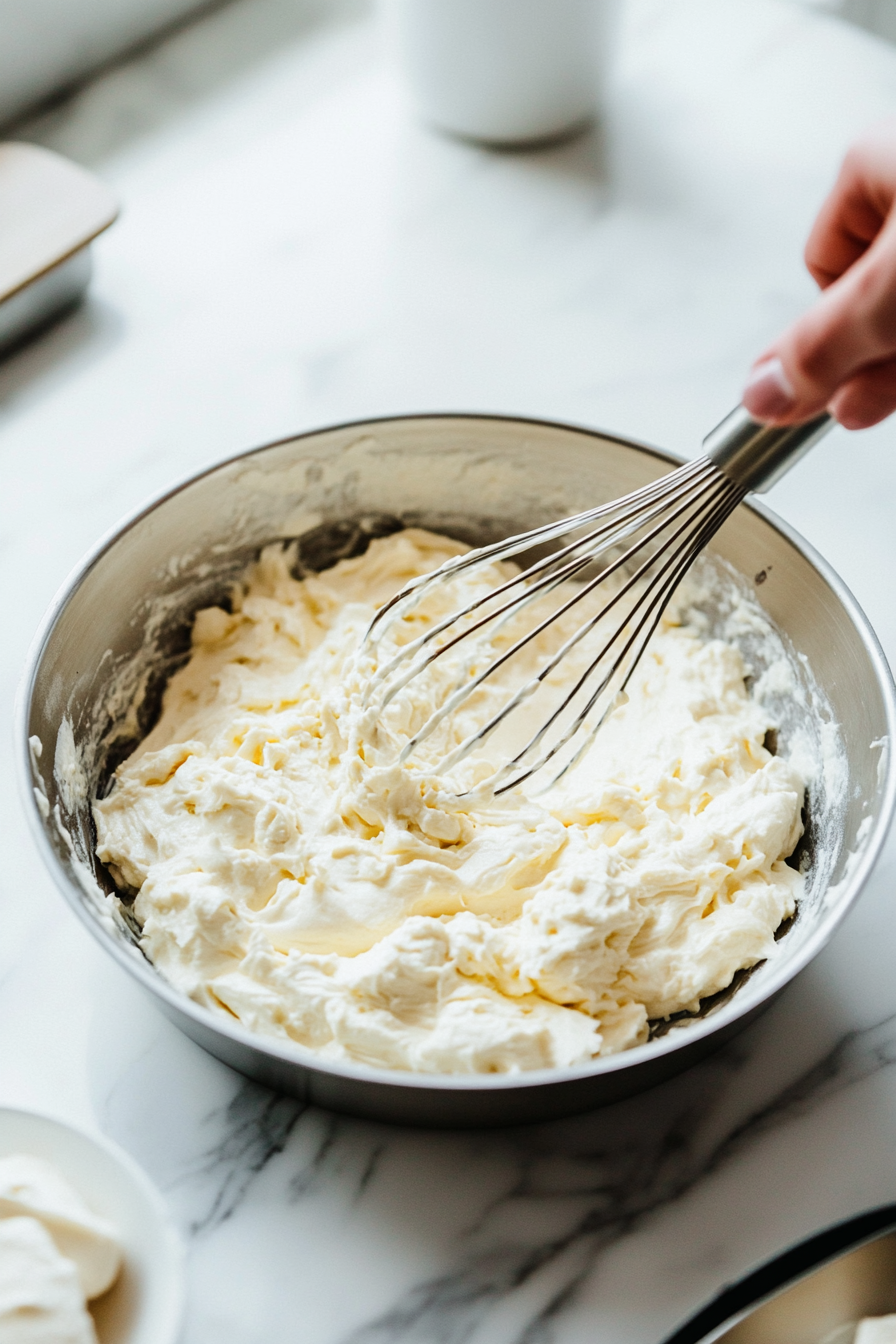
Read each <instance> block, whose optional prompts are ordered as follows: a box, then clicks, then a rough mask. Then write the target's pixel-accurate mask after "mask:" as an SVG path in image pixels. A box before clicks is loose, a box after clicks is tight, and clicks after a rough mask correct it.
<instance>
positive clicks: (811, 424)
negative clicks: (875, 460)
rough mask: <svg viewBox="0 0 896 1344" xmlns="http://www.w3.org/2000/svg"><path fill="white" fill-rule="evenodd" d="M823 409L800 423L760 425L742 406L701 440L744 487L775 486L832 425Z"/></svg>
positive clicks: (721, 465) (762, 488) (725, 469)
mask: <svg viewBox="0 0 896 1344" xmlns="http://www.w3.org/2000/svg"><path fill="white" fill-rule="evenodd" d="M833 423H834V421H833V418H832V417H831V416H830V415H828V414H827V412H825V414H824V415H818V416H816V417H815V419H814V420H807V421H806V423H805V424H803V425H762V424H759V423H758V422H757V421H756V420H753V419H752V418H751V416H750V415H749V413H748V412H747V411H746V410H745V409H744V407H743V406H738V407H736V409H735V410H733V411H732V412H731V414H730V415H726V417H725V419H724V420H723V421H722V423H721V424H720V425H717V426H716V428H715V429H714V430H713V431H712V433H711V434H707V436H706V438H705V439H704V440H703V447H704V448H705V449H706V455H707V457H708V458H710V460H711V461H713V462H715V464H716V466H717V467H720V468H721V470H722V471H724V473H725V475H726V476H728V477H730V479H731V480H732V481H736V482H737V484H738V485H742V486H743V487H744V489H746V490H756V491H758V492H759V493H762V492H763V491H764V490H768V489H769V487H770V486H772V485H774V483H775V481H777V480H779V479H780V477H782V476H783V475H784V473H785V471H789V470H790V468H791V467H792V466H793V464H794V463H795V462H797V461H799V459H800V458H801V457H802V456H803V453H807V452H808V451H809V449H810V448H811V447H812V445H813V444H814V443H817V442H818V440H819V439H820V438H821V436H822V435H823V434H826V433H827V432H828V430H829V429H830V428H831V426H832V425H833Z"/></svg>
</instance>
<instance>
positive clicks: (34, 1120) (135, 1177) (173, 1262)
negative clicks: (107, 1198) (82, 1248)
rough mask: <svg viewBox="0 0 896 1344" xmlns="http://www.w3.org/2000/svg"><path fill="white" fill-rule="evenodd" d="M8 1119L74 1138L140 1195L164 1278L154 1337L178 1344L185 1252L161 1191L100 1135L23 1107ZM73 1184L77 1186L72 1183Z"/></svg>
mask: <svg viewBox="0 0 896 1344" xmlns="http://www.w3.org/2000/svg"><path fill="white" fill-rule="evenodd" d="M7 1116H8V1117H11V1118H12V1119H13V1120H21V1121H24V1122H26V1123H27V1124H28V1125H35V1124H36V1125H37V1126H38V1127H40V1128H42V1129H43V1130H44V1131H45V1132H46V1131H49V1132H53V1131H59V1132H62V1133H67V1134H69V1135H74V1136H75V1139H76V1140H77V1141H80V1142H81V1143H83V1144H84V1145H85V1146H87V1147H89V1148H93V1149H95V1150H96V1151H97V1152H99V1153H102V1154H103V1155H104V1156H105V1157H107V1158H109V1159H110V1161H111V1163H112V1166H113V1167H114V1168H115V1169H116V1171H117V1172H118V1173H120V1175H121V1176H122V1177H123V1179H124V1181H125V1182H126V1184H127V1186H128V1187H129V1188H130V1189H131V1190H134V1189H136V1190H138V1191H139V1192H140V1195H141V1196H142V1198H143V1199H144V1200H145V1201H146V1203H147V1204H148V1205H149V1207H150V1208H151V1209H152V1211H153V1213H154V1214H155V1217H156V1220H157V1223H158V1229H159V1231H160V1233H161V1236H160V1238H159V1240H158V1242H156V1243H154V1244H155V1245H156V1247H157V1250H158V1252H159V1257H158V1260H156V1259H155V1257H154V1263H155V1264H156V1265H157V1266H161V1267H162V1273H163V1274H164V1276H165V1282H164V1285H163V1286H164V1289H165V1300H164V1303H163V1307H164V1315H163V1320H162V1324H163V1325H164V1326H165V1327H166V1328H165V1331H164V1333H163V1334H162V1335H159V1336H158V1337H157V1340H158V1344H177V1341H178V1340H179V1339H180V1333H181V1329H182V1327H183V1320H184V1312H185V1310H186V1301H187V1285H186V1249H185V1247H184V1243H183V1240H182V1238H181V1236H180V1233H179V1232H178V1231H177V1228H176V1227H175V1224H174V1220H173V1218H172V1216H171V1211H170V1209H169V1208H168V1205H167V1204H166V1202H165V1200H164V1198H163V1196H162V1193H161V1191H160V1190H159V1189H158V1188H157V1186H156V1185H155V1184H154V1182H153V1181H152V1180H151V1179H150V1177H149V1176H148V1175H147V1173H146V1172H145V1171H144V1170H143V1168H142V1167H141V1166H140V1164H139V1162H137V1161H136V1159H135V1158H133V1157H131V1155H130V1153H128V1152H126V1151H125V1149H123V1148H122V1147H121V1146H120V1145H119V1144H117V1143H116V1142H115V1141H114V1140H113V1139H110V1138H107V1137H106V1135H105V1134H102V1133H100V1132H99V1131H94V1130H91V1129H87V1128H85V1127H84V1126H82V1125H73V1124H71V1123H70V1122H69V1121H68V1120H63V1119H61V1117H60V1116H58V1115H53V1114H51V1113H50V1112H49V1111H41V1110H31V1109H29V1108H26V1107H24V1106H0V1126H2V1123H3V1119H4V1117H7ZM72 1183H73V1184H75V1185H77V1182H75V1181H73V1182H72ZM78 1190H79V1193H80V1194H82V1195H83V1196H84V1197H85V1198H86V1199H87V1200H88V1203H89V1202H90V1199H89V1192H85V1191H83V1190H82V1189H81V1187H80V1186H78ZM141 1277H142V1276H141ZM144 1323H145V1322H144ZM136 1325H137V1326H138V1327H140V1325H141V1322H140V1321H139V1320H138V1321H137V1322H136Z"/></svg>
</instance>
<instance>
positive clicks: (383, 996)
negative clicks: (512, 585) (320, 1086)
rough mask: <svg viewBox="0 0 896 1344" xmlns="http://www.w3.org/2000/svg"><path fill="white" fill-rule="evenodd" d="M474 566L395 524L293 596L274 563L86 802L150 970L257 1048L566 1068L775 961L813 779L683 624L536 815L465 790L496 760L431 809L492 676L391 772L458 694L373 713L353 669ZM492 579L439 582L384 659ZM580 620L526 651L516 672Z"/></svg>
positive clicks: (219, 620)
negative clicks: (444, 567)
mask: <svg viewBox="0 0 896 1344" xmlns="http://www.w3.org/2000/svg"><path fill="white" fill-rule="evenodd" d="M464 549H465V548H464V547H462V546H460V545H459V544H458V543H455V542H453V541H450V540H448V539H447V538H444V537H439V536H435V535H433V534H431V533H427V532H423V531H419V530H414V529H410V530H407V531H404V532H400V533H397V534H395V535H393V536H390V537H387V538H383V539H380V540H376V541H374V542H373V543H372V544H371V546H370V549H369V550H368V551H367V553H366V554H365V555H363V556H361V557H359V558H357V559H352V560H345V561H341V562H340V563H339V564H337V565H336V566H335V567H334V568H333V569H330V570H327V571H326V572H324V573H321V574H318V575H312V576H311V577H308V578H305V579H304V580H301V581H300V580H297V579H296V578H294V577H293V576H292V573H291V567H292V566H294V563H295V551H294V549H293V548H290V547H282V546H280V545H273V546H269V547H267V548H266V549H265V550H264V552H263V553H262V555H261V558H260V559H259V561H258V562H257V563H256V564H255V565H254V566H253V567H252V568H251V569H250V570H249V572H248V573H247V576H246V578H245V581H244V582H243V584H242V585H241V586H240V587H239V589H238V591H236V592H235V593H234V595H233V601H232V612H227V611H224V610H223V609H220V608H210V609H207V610H204V611H200V612H199V613H198V614H197V616H196V619H195V624H194V628H193V651H192V655H191V657H190V660H189V662H188V663H187V664H186V666H184V667H183V668H182V669H181V670H180V671H179V672H177V673H176V674H175V676H174V677H173V678H172V680H171V682H170V683H169V686H168V688H167V691H166V695H165V700H164V705H163V712H162V715H161V718H160V720H159V722H158V724H157V725H156V727H155V728H154V729H153V731H152V732H151V733H150V734H149V736H148V737H147V738H146V739H145V740H144V741H143V742H142V743H141V744H140V746H139V747H138V749H137V750H136V751H135V752H134V754H133V755H132V756H131V757H130V758H129V759H128V760H127V761H125V762H124V764H123V765H122V766H120V767H119V769H118V771H117V773H116V776H115V780H114V785H113V788H112V790H111V792H110V793H109V795H108V796H107V797H106V798H105V799H103V800H100V801H97V802H96V803H95V805H94V815H95V818H96V826H97V835H98V846H97V853H98V855H99V857H100V858H101V859H102V860H103V862H104V863H106V864H107V865H108V866H109V869H110V870H111V872H112V874H113V876H114V877H115V879H116V881H117V882H118V883H119V884H120V886H121V887H122V888H124V889H127V890H129V891H131V892H134V893H136V899H135V902H134V905H133V912H134V915H135V917H136V919H137V920H138V922H139V924H140V926H141V928H142V946H143V948H144V950H145V952H146V954H147V956H148V957H149V958H150V959H151V960H152V961H153V962H154V964H155V966H156V967H157V968H158V970H159V971H160V972H161V973H162V974H163V975H164V976H165V977H166V978H167V979H168V980H169V981H170V982H171V983H172V984H173V985H174V986H176V987H177V988H178V989H180V990H182V991H183V992H184V993H185V994H188V995H190V996H191V997H192V998H193V999H195V1000H196V1001H197V1002H199V1003H201V1004H204V1005H206V1006H207V1007H209V1008H211V1009H213V1010H215V1011H217V1012H220V1013H226V1014H232V1015H233V1016H235V1017H236V1018H238V1019H239V1021H240V1022H241V1023H242V1024H243V1025H244V1026H245V1027H246V1028H248V1029H249V1030H251V1031H255V1032H259V1033H262V1034H264V1035H266V1036H273V1037H279V1038H280V1039H282V1040H284V1041H293V1042H297V1043H298V1044H300V1045H302V1046H305V1047H308V1048H310V1049H311V1050H313V1051H316V1052H317V1053H319V1054H320V1055H322V1056H324V1057H326V1058H329V1059H336V1060H351V1061H356V1062H362V1063H367V1064H373V1065H378V1066H382V1067H385V1068H391V1069H404V1070H415V1071H420V1072H427V1073H432V1072H443V1073H488V1072H506V1071H516V1070H524V1069H538V1068H547V1067H558V1066H571V1065H581V1064H584V1063H586V1062H587V1061H589V1060H591V1059H592V1058H594V1057H595V1056H597V1055H604V1054H610V1053H614V1052H616V1051H619V1050H624V1049H627V1048H628V1047H630V1046H634V1045H637V1044H640V1043H641V1042H643V1041H645V1040H646V1039H647V1036H648V1022H649V1020H650V1019H658V1018H666V1017H668V1016H670V1015H672V1014H674V1013H677V1012H680V1011H681V1010H684V1009H687V1010H695V1009H696V1008H697V1007H698V1005H699V1003H700V1000H701V999H702V998H705V997H706V996H707V995H711V994H714V993H716V992H717V991H718V990H721V989H724V988H725V987H726V986H728V985H729V984H730V983H731V980H732V977H733V976H734V974H735V972H736V971H737V970H739V969H740V968H745V967H750V966H753V965H755V964H756V963H757V962H758V961H761V960H762V959H764V958H766V957H768V955H769V954H770V952H771V951H772V949H773V946H774V934H775V931H776V930H777V929H778V927H779V925H780V924H781V922H782V921H783V920H785V919H787V918H788V916H790V915H791V914H793V912H794V909H795V903H796V900H797V898H798V895H799V893H800V889H801V878H800V876H799V874H798V873H797V872H796V871H795V870H794V869H793V868H791V867H789V866H788V865H787V864H786V863H785V862H784V860H785V859H786V857H787V856H788V855H790V854H791V852H792V851H793V848H794V846H795V844H796V842H797V840H798V839H799V836H800V834H801V821H800V814H801V806H802V802H803V779H802V777H801V776H800V774H799V773H798V772H797V770H796V769H795V768H794V766H792V765H791V764H790V763H788V761H786V760H784V759H782V758H780V757H778V756H772V755H771V754H770V753H769V752H768V751H767V750H766V749H765V747H764V745H763V740H764V738H765V734H766V731H767V729H768V728H769V726H770V724H769V720H768V714H767V712H766V711H764V710H763V708H762V706H761V705H760V704H759V703H757V702H756V701H755V700H754V699H752V698H751V696H750V695H749V694H748V692H747V690H746V688H745V684H744V675H745V669H744V665H743V661H742V659H741V656H740V654H739V652H738V651H737V649H735V648H734V647H733V646H732V645H729V644H728V643H726V642H724V641H721V640H715V639H711V640H706V639H705V638H703V637H702V636H701V634H700V633H699V631H698V630H697V629H696V628H695V627H693V626H691V625H689V624H688V623H687V620H686V617H682V616H681V615H680V614H679V615H676V614H675V612H670V613H669V614H668V615H667V616H666V618H664V620H663V622H662V624H661V626H660V628H659V629H658V630H657V632H656V634H655V636H654V638H653V640H652V642H651V644H650V646H649V648H648V651H647V653H646V655H645V656H644V658H643V659H642V661H641V664H640V665H639V667H638V669H637V671H636V673H635V675H634V677H633V678H632V680H631V682H630V683H629V687H628V694H629V699H628V702H627V703H626V704H624V705H622V706H621V707H620V708H618V709H617V710H616V711H615V712H614V713H613V715H612V716H611V718H610V719H609V720H608V721H607V723H606V725H605V726H604V728H603V729H602V730H601V732H600V733H599V734H598V736H597V738H596V739H595V741H594V743H593V744H592V746H591V748H590V749H589V751H588V752H587V753H586V755H585V756H584V757H583V759H582V761H581V762H580V763H579V764H578V765H577V766H575V768H574V769H572V770H571V771H569V772H568V774H567V775H566V776H564V778H563V779H562V780H561V781H560V783H559V784H557V785H555V786H554V787H553V788H552V789H550V790H549V791H548V792H542V793H540V794H538V795H537V796H535V794H536V787H535V785H534V783H533V784H531V785H529V784H524V785H522V786H521V787H520V788H518V789H517V790H516V791H514V792H512V793H510V794H506V795H503V796H501V797H498V798H495V797H493V796H490V795H489V794H488V793H487V792H486V791H484V790H483V789H482V788H480V790H479V792H478V793H476V792H475V791H474V793H472V794H470V795H468V796H467V797H465V798H464V797H459V796H458V794H459V792H460V786H464V787H468V786H473V785H475V783H476V781H477V780H479V779H480V778H482V776H483V775H485V774H488V773H489V772H490V770H491V768H492V765H493V764H494V763H495V762H497V761H500V760H501V759H503V756H502V753H503V752H506V749H507V742H506V741H504V742H500V741H497V740H494V741H493V742H492V743H490V744H489V746H488V747H487V748H484V749H482V750H481V751H480V753H479V755H478V756H477V757H474V758H471V759H470V760H469V761H467V762H465V763H464V765H462V766H460V767H458V768H457V773H456V774H455V775H453V776H452V785H451V786H450V787H449V786H448V785H447V784H446V781H445V780H444V779H442V778H440V776H439V774H438V772H437V769H436V764H437V762H438V760H439V758H440V757H441V756H442V755H443V754H444V752H445V749H446V746H447V745H448V744H450V743H452V742H459V741H461V740H463V739H464V738H465V737H466V735H467V733H468V732H469V731H470V730H471V727H472V726H473V725H474V724H475V723H477V722H482V721H483V718H484V717H485V716H486V715H487V714H488V713H490V712H491V710H493V709H494V708H495V707H496V706H497V705H498V704H500V703H502V702H503V699H504V698H505V697H506V694H507V687H506V685H504V686H503V688H502V673H499V674H498V675H497V676H496V677H495V678H491V679H489V680H488V681H486V682H485V683H484V684H483V686H482V687H481V688H480V690H479V691H477V693H476V695H475V696H474V697H473V698H472V700H471V701H469V702H468V703H467V704H466V705H465V706H464V708H463V710H462V711H460V712H459V713H458V714H457V715H455V716H453V717H452V718H451V719H450V720H449V721H447V723H446V725H445V726H444V727H443V728H442V729H440V734H441V735H439V734H437V735H436V736H435V737H434V738H433V739H430V740H428V741H427V742H426V743H424V744H423V745H422V746H421V747H420V748H419V749H418V751H417V752H415V753H414V754H413V755H412V756H411V758H410V759H409V761H408V762H407V763H406V764H405V765H403V766H398V765H396V764H395V759H396V756H397V753H398V750H399V749H400V747H401V745H402V744H403V743H404V742H406V741H407V739H408V737H409V736H410V735H411V734H412V733H413V732H414V731H415V729H416V728H418V727H419V726H420V725H421V724H422V723H423V721H424V720H425V718H426V717H427V716H428V713H429V712H430V710H431V709H432V707H433V704H434V703H435V702H436V700H437V699H439V697H440V693H441V694H444V685H440V682H439V678H440V676H441V677H443V678H450V677H451V676H452V670H451V668H450V667H446V669H445V670H444V672H440V671H439V669H440V665H441V661H442V660H439V662H437V663H436V664H435V674H434V675H433V676H432V678H431V679H429V680H427V678H418V679H417V680H415V681H414V682H413V683H411V685H410V686H409V687H408V688H407V690H406V691H405V692H404V693H402V694H401V695H400V696H398V697H397V698H396V700H394V701H393V702H392V703H391V705H390V706H389V707H388V709H387V710H386V711H385V713H376V712H371V711H370V710H366V709H365V708H364V705H363V703H362V691H363V686H364V683H365V676H366V674H367V673H369V671H370V666H369V662H368V663H367V664H365V661H364V659H363V658H360V659H359V657H358V653H357V650H358V645H359V642H360V640H361V638H362V636H363V634H364V632H365V630H366V628H367V626H368V624H369V622H370V619H371V617H372V615H373V613H374V611H375V609H376V608H377V607H378V606H379V605H381V604H382V603H383V602H384V601H385V600H386V599H387V598H388V597H389V596H391V595H392V594H393V593H394V592H396V591H397V590H398V589H399V588H401V587H402V586H403V585H404V584H405V583H407V582H408V581H409V580H410V579H412V578H414V577H415V576H417V575H419V574H423V573H426V572H427V571H429V570H431V569H433V568H435V567H436V566H437V565H439V564H441V563H442V562H443V561H444V560H446V559H447V558H448V557H449V556H451V555H455V554H458V553H459V552H461V551H463V550H464ZM511 572H514V571H513V570H512V569H509V568H508V567H507V566H506V565H504V566H500V565H495V566H493V567H491V568H490V569H489V570H488V571H485V572H483V571H481V570H479V571H475V572H474V574H473V576H472V577H467V576H461V577H458V578H456V579H454V580H453V581H452V583H451V584H449V585H447V586H445V587H438V588H437V589H436V590H435V592H434V593H433V594H432V596H431V597H427V599H426V600H425V602H424V603H423V604H421V606H419V607H418V608H417V609H416V611H415V613H414V616H413V619H411V620H409V621H407V622H406V623H405V624H406V625H407V626H408V627H409V628H408V629H405V628H404V626H403V625H402V624H401V623H399V625H398V626H397V627H396V628H395V634H394V637H395V639H400V640H401V641H407V640H409V639H411V638H413V637H415V636H416V635H417V634H418V633H419V632H420V631H421V630H422V629H424V628H425V626H426V624H427V623H428V622H431V621H433V620H436V619H438V618H439V616H440V615H443V614H445V613H447V612H449V611H451V610H454V609H456V608H457V607H458V606H460V605H462V604H463V603H464V602H466V601H468V600H469V599H470V597H471V596H473V595H475V594H477V593H479V592H481V591H484V589H485V588H494V587H497V585H498V584H499V583H500V582H501V581H502V580H503V579H504V578H506V576H507V574H508V573H511ZM685 610H686V609H685V607H684V606H683V605H682V606H681V607H680V611H685ZM581 619H582V613H581V611H580V610H578V609H573V610H572V611H571V612H570V613H569V614H568V616H567V617H566V618H565V620H566V624H564V623H563V622H561V625H560V627H559V628H558V629H556V630H551V631H549V632H546V633H545V635H544V636H539V638H538V639H536V640H535V641H533V644H532V645H531V646H530V647H529V648H528V650H527V653H526V657H527V658H528V659H529V663H528V673H527V675H531V674H532V672H533V671H534V670H535V669H536V668H537V667H538V666H539V665H541V664H542V663H543V661H544V658H545V654H546V651H549V650H550V649H554V648H556V647H558V643H559V641H560V640H561V639H562V638H564V637H565V635H566V634H568V633H569V632H570V631H571V630H572V629H574V628H575V627H576V626H577V625H578V624H579V623H580V621H581ZM513 633H514V631H513V630H512V629H511V630H510V631H509V633H507V634H506V638H507V639H509V638H512V636H513ZM390 638H392V633H391V632H390V633H389V634H388V635H387V637H386V638H385V639H384V640H383V643H382V645H381V646H380V649H379V653H378V655H377V656H378V657H379V658H380V659H381V660H382V659H385V658H388V657H389V656H390V652H394V647H395V646H394V645H391V644H390V643H389V640H390ZM580 656H581V657H584V656H585V654H584V652H582V653H581V655H580ZM445 661H446V662H447V660H445ZM577 666H580V664H577V663H576V659H575V657H571V658H570V659H569V660H567V662H565V663H564V664H563V665H562V679H561V677H560V672H559V671H558V672H557V673H555V674H553V679H554V680H555V681H557V682H558V685H561V686H562V683H563V681H564V680H565V682H566V684H570V685H571V684H572V683H573V677H574V676H575V675H576V667H577ZM523 672H524V673H526V668H524V669H523ZM446 684H447V683H446ZM534 712H535V711H534V710H533V713H534ZM521 740H525V738H522V739H521ZM489 753H491V754H489ZM541 787H543V784H542V786H541Z"/></svg>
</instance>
